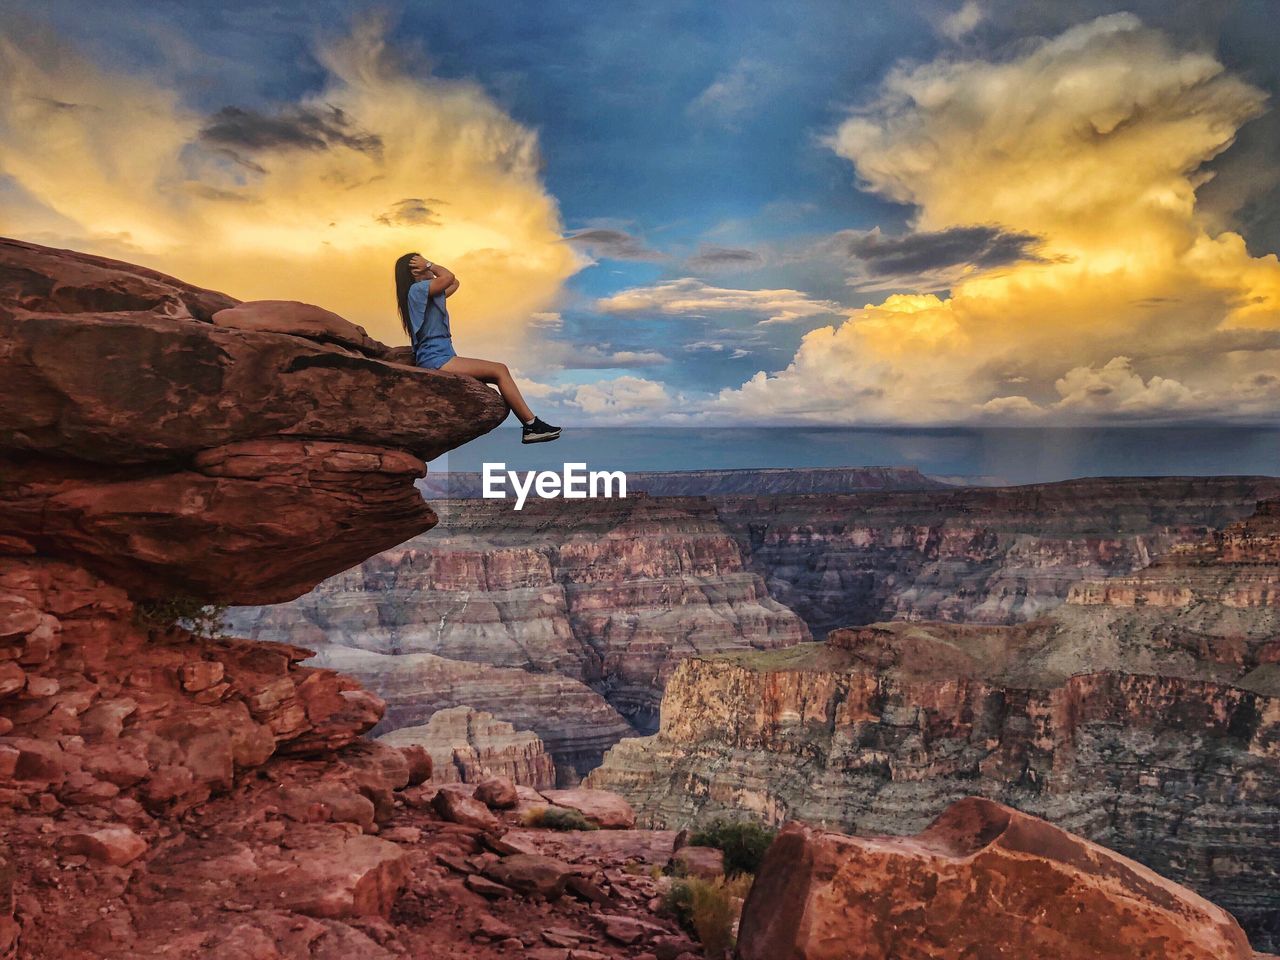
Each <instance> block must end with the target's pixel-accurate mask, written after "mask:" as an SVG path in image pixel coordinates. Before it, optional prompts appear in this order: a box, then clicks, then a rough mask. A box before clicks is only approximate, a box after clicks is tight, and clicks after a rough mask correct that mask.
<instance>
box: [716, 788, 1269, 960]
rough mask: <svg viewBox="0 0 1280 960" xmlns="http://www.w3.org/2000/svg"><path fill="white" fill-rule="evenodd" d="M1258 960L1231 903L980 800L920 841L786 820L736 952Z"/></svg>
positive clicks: (784, 956) (800, 957) (762, 956)
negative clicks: (854, 950) (1223, 904)
mask: <svg viewBox="0 0 1280 960" xmlns="http://www.w3.org/2000/svg"><path fill="white" fill-rule="evenodd" d="M850 944H858V945H859V948H858V950H859V952H858V956H859V957H860V958H863V960H908V958H921V960H923V958H929V960H953V958H954V960H960V958H970V957H1053V958H1055V960H1132V958H1134V957H1160V958H1161V960H1252V958H1253V951H1252V949H1250V946H1249V941H1248V939H1247V938H1246V937H1245V935H1244V933H1243V931H1242V930H1241V929H1240V927H1239V925H1238V924H1237V923H1236V922H1235V920H1234V919H1233V918H1232V917H1231V915H1230V914H1228V913H1227V912H1226V911H1225V910H1222V909H1220V908H1219V907H1216V906H1214V905H1213V904H1211V903H1209V902H1208V901H1206V900H1203V899H1201V898H1200V897H1198V896H1196V895H1195V894H1194V893H1192V892H1191V891H1189V890H1187V889H1185V888H1183V887H1180V886H1178V885H1177V884H1175V883H1173V882H1171V881H1168V880H1165V879H1164V878H1162V877H1160V876H1159V875H1158V874H1156V873H1154V872H1153V871H1151V870H1148V869H1147V868H1146V867H1143V866H1141V865H1140V864H1138V863H1135V862H1134V861H1132V860H1129V859H1127V858H1125V857H1122V856H1120V855H1119V854H1117V853H1113V852H1112V851H1110V850H1107V849H1106V848H1104V847H1101V846H1098V845H1097V844H1094V843H1090V842H1089V841H1087V840H1083V839H1081V838H1079V837H1076V836H1074V835H1072V834H1070V833H1067V832H1066V831H1064V830H1060V829H1058V828H1057V827H1054V826H1052V825H1051V824H1049V823H1046V822H1045V821H1043V820H1039V819H1036V818H1035V817H1030V816H1027V815H1025V814H1021V813H1018V812H1017V811H1016V810H1013V809H1011V808H1009V807H1005V806H1003V805H1001V804H998V803H994V802H992V801H989V800H983V799H979V798H976V797H970V798H968V799H965V800H960V801H958V802H956V803H954V804H952V805H951V806H950V807H948V808H947V810H946V811H945V812H944V813H943V814H942V815H941V816H940V817H939V818H938V819H937V820H935V821H934V823H933V824H932V825H931V826H930V827H928V828H927V829H926V830H924V831H923V832H922V833H920V834H918V835H917V836H914V837H894V838H879V837H877V838H859V837H849V836H844V835H842V834H837V833H828V832H824V831H821V830H814V829H810V828H808V827H805V826H802V825H800V824H798V823H792V824H788V825H787V826H786V827H785V828H784V829H783V830H782V831H781V833H780V834H779V835H778V838H777V839H776V840H775V841H774V843H773V845H772V846H771V847H770V848H769V851H768V853H767V854H766V856H765V859H764V862H763V864H762V865H761V867H760V871H759V873H758V874H757V875H756V880H755V883H754V885H753V886H752V888H751V893H750V894H749V895H748V897H747V901H746V905H745V906H744V908H743V913H742V921H741V926H740V932H739V938H738V956H739V957H740V960H844V958H847V957H848V956H850V953H849V945H850Z"/></svg>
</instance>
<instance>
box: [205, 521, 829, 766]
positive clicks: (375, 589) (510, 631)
mask: <svg viewBox="0 0 1280 960" xmlns="http://www.w3.org/2000/svg"><path fill="white" fill-rule="evenodd" d="M436 508H437V509H438V510H439V512H440V524H439V526H438V527H436V529H434V530H432V531H431V534H430V535H429V536H425V537H420V538H417V539H414V540H410V541H409V542H407V543H404V544H401V545H400V546H398V547H395V548H393V549H391V550H389V551H385V552H383V553H382V554H380V555H378V556H377V557H374V558H372V559H370V560H368V561H366V562H365V563H363V564H361V565H359V566H357V567H355V568H353V569H351V570H349V571H347V572H346V573H344V574H341V575H339V576H337V577H333V578H330V579H329V580H326V581H325V582H324V583H322V584H321V585H320V586H318V587H317V588H316V589H315V590H313V591H311V592H310V593H308V594H306V595H305V596H303V597H300V598H299V599H297V600H295V601H293V602H291V603H288V604H281V605H276V606H268V607H259V608H249V609H244V608H237V609H235V610H232V611H231V612H230V613H229V615H228V621H229V623H230V624H231V625H232V627H233V628H234V629H235V630H236V632H237V633H239V634H241V635H244V636H248V637H254V638H260V639H267V640H285V639H286V638H288V642H292V643H305V644H307V645H309V646H311V647H313V648H315V649H317V650H319V651H320V653H321V656H322V660H321V662H323V663H328V664H340V665H341V668H342V669H343V670H344V671H346V672H348V673H351V674H352V675H354V676H357V677H360V678H361V679H362V681H364V682H365V683H366V684H367V685H368V686H369V687H370V688H371V689H373V690H376V691H378V692H379V695H380V696H383V697H384V698H386V699H387V701H388V703H389V709H388V714H387V718H386V720H385V721H384V724H383V726H382V727H380V728H379V731H378V732H385V731H386V730H387V729H390V728H391V727H393V726H395V725H398V724H404V723H414V724H417V723H421V722H425V721H426V720H427V719H428V718H429V716H430V714H431V712H432V711H433V710H435V709H440V708H442V707H450V706H462V705H469V706H474V707H477V708H479V709H483V710H486V711H488V712H490V713H492V714H493V715H494V716H496V717H498V718H500V719H502V720H506V721H508V722H510V723H513V724H514V725H515V726H516V727H517V728H521V729H530V730H533V731H534V732H535V733H537V734H538V736H540V737H541V738H542V739H543V740H544V741H545V742H546V743H547V746H548V749H549V750H550V751H551V752H552V754H553V755H554V756H555V757H556V762H557V764H558V766H559V768H560V770H561V779H562V781H564V782H566V783H569V782H576V780H577V779H579V778H581V776H583V775H584V774H585V773H586V772H587V771H588V770H590V769H591V768H593V767H595V766H597V765H598V764H599V762H600V759H601V757H602V756H603V753H604V751H605V750H606V749H608V747H610V746H612V744H613V743H615V742H616V741H617V740H618V739H620V738H621V737H622V736H628V735H631V734H634V733H635V732H637V731H644V732H647V731H651V730H653V729H655V728H656V726H657V714H658V704H659V702H660V700H661V697H662V690H663V688H664V686H665V684H666V681H667V678H668V677H669V676H670V674H671V671H672V670H673V669H674V667H675V665H676V664H677V663H678V662H679V660H680V659H681V658H682V657H685V656H688V655H691V654H695V653H717V652H721V651H728V650H742V649H771V648H775V647H782V646H789V645H792V644H795V643H798V642H800V641H802V640H807V639H809V632H808V630H807V628H806V627H805V625H804V623H803V621H801V620H800V618H799V617H797V616H796V615H795V614H794V613H792V612H791V611H790V610H788V609H786V608H785V607H784V606H783V605H782V604H780V603H778V602H777V601H776V600H774V599H773V598H772V597H770V596H769V594H768V591H767V590H766V589H765V585H764V582H763V580H762V578H761V577H760V575H759V574H757V573H754V572H752V571H750V570H748V569H746V567H745V564H744V561H743V557H742V553H741V549H740V547H739V545H738V543H737V542H736V541H735V540H734V538H733V537H732V536H731V535H729V533H728V532H726V531H725V530H724V528H723V527H722V526H721V524H720V523H719V522H718V520H717V517H716V512H715V509H714V507H713V506H712V505H711V504H709V503H707V502H706V501H704V500H697V499H685V498H649V497H634V498H628V499H626V500H609V501H586V502H584V501H543V500H539V501H535V502H530V503H529V504H528V505H527V506H526V507H525V509H524V510H522V511H521V512H520V513H519V514H516V513H514V512H513V511H512V510H511V508H510V506H509V505H504V504H502V503H500V502H495V501H485V500H453V501H444V502H438V503H437V506H436ZM494 668H498V669H494ZM445 676H447V677H448V678H449V680H448V682H444V683H442V682H440V680H441V678H443V677H445ZM468 691H469V692H468ZM468 696H470V697H472V698H474V699H470V700H469V699H467V697H468Z"/></svg>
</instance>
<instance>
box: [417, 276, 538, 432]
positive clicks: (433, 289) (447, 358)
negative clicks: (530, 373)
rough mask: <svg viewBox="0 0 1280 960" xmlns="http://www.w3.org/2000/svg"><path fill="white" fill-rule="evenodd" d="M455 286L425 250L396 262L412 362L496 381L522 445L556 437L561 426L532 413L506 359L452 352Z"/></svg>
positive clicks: (456, 283)
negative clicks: (450, 304) (515, 421)
mask: <svg viewBox="0 0 1280 960" xmlns="http://www.w3.org/2000/svg"><path fill="white" fill-rule="evenodd" d="M457 289H458V278H457V277H455V276H454V275H453V272H452V271H451V270H449V268H448V267H442V266H440V264H438V263H432V262H431V261H430V260H427V259H426V258H425V257H423V256H422V255H421V254H418V253H406V254H405V255H404V256H402V257H401V258H400V259H399V260H397V261H396V305H397V306H398V307H399V308H400V322H401V323H403V324H404V330H405V333H407V334H409V339H410V340H411V341H412V342H413V358H414V362H415V363H417V365H418V366H420V367H427V368H429V369H431V370H448V371H449V372H450V373H462V374H465V375H466V376H468V377H475V378H476V379H477V380H480V381H483V382H484V383H496V384H497V385H498V392H499V393H501V394H502V399H503V400H505V401H507V406H508V407H510V408H511V409H512V411H514V413H515V415H516V416H517V417H519V418H520V422H521V423H522V424H524V431H523V434H522V436H521V438H520V442H521V443H542V442H543V441H546V440H554V439H556V437H558V436H560V428H559V427H553V426H551V425H550V424H548V423H544V422H543V421H542V420H541V419H539V418H538V417H535V416H534V415H533V411H532V410H530V409H529V405H528V404H527V403H525V402H524V397H522V396H521V395H520V388H519V387H517V386H516V382H515V380H513V379H512V377H511V371H510V370H508V369H507V365H506V364H505V363H498V362H496V361H494V360H473V359H472V358H471V357H460V356H458V355H457V354H456V353H454V351H453V337H452V335H451V334H450V333H449V307H448V306H447V304H446V303H445V300H446V299H447V298H448V297H450V296H452V294H453V292H454V291H455V290H457Z"/></svg>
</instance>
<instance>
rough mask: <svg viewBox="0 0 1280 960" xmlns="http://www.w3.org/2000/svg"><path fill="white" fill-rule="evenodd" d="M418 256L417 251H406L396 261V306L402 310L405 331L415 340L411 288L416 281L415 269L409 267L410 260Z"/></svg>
mask: <svg viewBox="0 0 1280 960" xmlns="http://www.w3.org/2000/svg"><path fill="white" fill-rule="evenodd" d="M416 256H418V254H417V253H406V254H405V255H404V256H402V257H401V258H400V259H399V260H397V261H396V307H397V309H399V311H400V322H401V323H402V324H403V325H404V332H405V333H407V334H408V335H409V339H410V340H413V324H412V323H410V322H409V288H410V287H412V286H413V285H414V283H415V282H416V281H415V280H414V276H413V271H412V270H410V269H409V261H410V260H412V259H413V258H414V257H416Z"/></svg>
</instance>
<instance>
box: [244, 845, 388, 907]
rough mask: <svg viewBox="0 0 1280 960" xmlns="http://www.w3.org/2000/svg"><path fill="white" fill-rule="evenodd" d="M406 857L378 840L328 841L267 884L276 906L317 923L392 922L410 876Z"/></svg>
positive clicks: (294, 857)
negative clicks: (318, 919) (322, 919)
mask: <svg viewBox="0 0 1280 960" xmlns="http://www.w3.org/2000/svg"><path fill="white" fill-rule="evenodd" d="M404 856H405V854H404V851H403V850H402V849H401V848H400V847H399V846H397V845H396V844H394V843H390V842H389V841H386V840H382V839H379V838H378V837H366V836H354V837H345V838H337V837H334V836H333V835H331V834H330V835H326V838H325V842H324V843H323V845H321V843H319V842H317V843H315V844H313V845H309V846H308V847H306V848H305V849H300V850H296V851H293V852H292V853H291V855H290V858H289V859H290V860H291V861H292V866H290V867H289V868H287V869H285V870H284V871H283V872H281V873H280V874H279V875H278V876H275V877H268V878H265V881H264V893H266V894H267V895H268V896H272V897H273V899H272V901H271V902H273V903H278V904H280V905H281V906H286V907H288V908H290V909H293V910H297V911H298V912H299V913H305V914H308V915H309V916H313V917H364V916H383V917H385V916H387V915H388V914H390V912H391V907H392V905H393V904H394V903H395V900H396V897H397V896H399V894H400V891H401V889H402V888H403V887H404V884H405V881H406V879H407V876H408V872H407V864H406V863H405V862H404Z"/></svg>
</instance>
